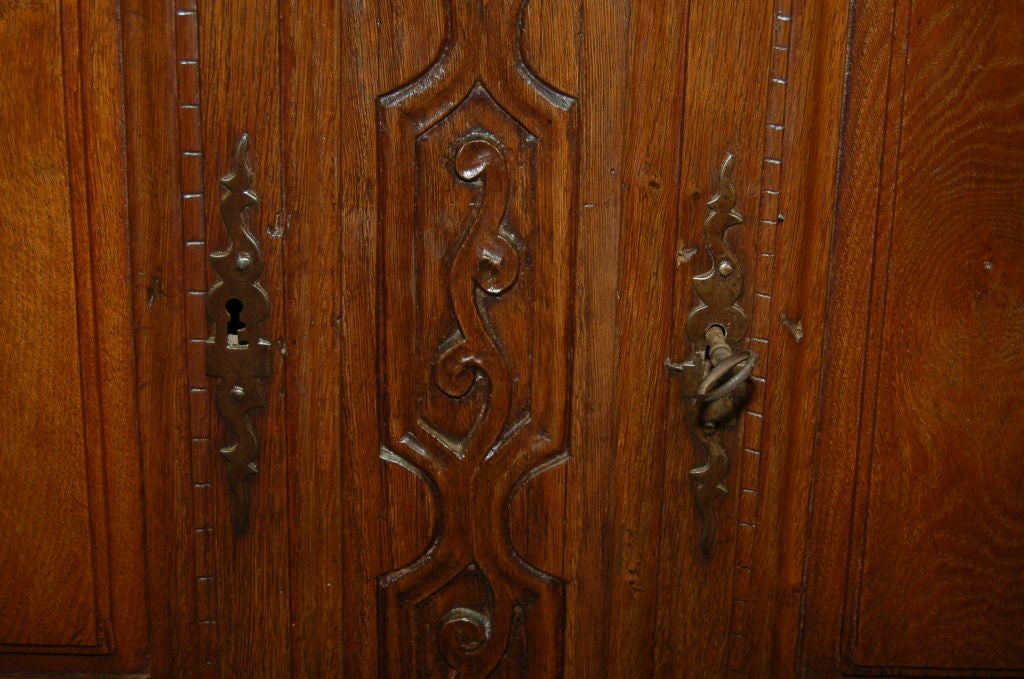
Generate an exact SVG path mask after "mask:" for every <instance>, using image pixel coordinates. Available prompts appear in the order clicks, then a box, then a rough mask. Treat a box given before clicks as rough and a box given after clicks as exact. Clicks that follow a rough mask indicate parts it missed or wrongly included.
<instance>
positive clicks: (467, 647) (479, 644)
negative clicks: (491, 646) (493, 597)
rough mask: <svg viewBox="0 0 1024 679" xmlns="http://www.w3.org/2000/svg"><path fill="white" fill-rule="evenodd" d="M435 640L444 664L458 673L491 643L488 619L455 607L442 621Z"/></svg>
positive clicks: (473, 611)
mask: <svg viewBox="0 0 1024 679" xmlns="http://www.w3.org/2000/svg"><path fill="white" fill-rule="evenodd" d="M437 640H438V644H439V646H440V648H441V655H442V656H443V657H444V661H445V662H446V663H447V664H448V666H449V667H450V668H452V669H453V670H455V671H456V672H460V671H462V670H464V669H466V668H467V666H469V665H470V664H471V661H472V659H473V656H474V654H476V653H478V652H479V651H480V649H481V648H483V646H484V645H485V644H487V642H489V641H490V640H491V617H490V616H489V615H488V614H486V613H484V612H481V611H477V610H474V609H472V608H465V607H462V606H456V607H455V608H452V609H451V610H449V611H448V612H447V613H445V614H444V616H442V617H441V624H440V627H439V629H438V631H437Z"/></svg>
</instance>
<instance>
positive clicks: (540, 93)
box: [379, 0, 576, 135]
mask: <svg viewBox="0 0 1024 679" xmlns="http://www.w3.org/2000/svg"><path fill="white" fill-rule="evenodd" d="M527 4H529V0H494V1H491V2H487V1H485V0H446V2H445V22H446V35H447V37H446V39H445V43H444V45H443V46H442V48H441V51H440V52H439V54H438V56H437V58H436V59H435V61H434V63H433V64H431V65H430V66H429V67H427V69H426V70H425V71H424V72H423V73H422V74H420V75H419V76H418V77H417V78H415V79H414V80H412V81H411V82H409V83H406V84H405V85H403V86H401V87H399V88H398V89H396V90H394V91H392V92H390V93H388V94H385V95H384V96H382V97H381V98H380V100H379V103H380V107H381V111H382V115H383V116H384V117H388V116H392V115H400V116H402V117H404V118H406V119H407V120H408V121H409V122H410V123H411V124H412V125H413V128H414V129H415V131H416V133H419V132H421V131H423V130H425V129H426V128H429V127H431V126H432V125H434V124H436V123H437V122H438V121H439V120H441V119H442V118H444V117H445V116H447V115H448V114H450V113H451V111H452V110H453V109H454V108H455V107H456V106H457V105H458V104H459V102H460V101H462V99H463V98H464V97H465V96H466V94H467V93H468V92H469V91H470V90H471V89H472V87H473V85H474V83H477V82H479V83H483V84H484V85H485V86H486V87H487V88H488V90H489V91H490V92H491V93H492V94H493V96H494V97H495V99H496V100H497V101H499V102H501V105H502V106H503V107H504V108H505V110H506V111H507V112H508V114H509V115H510V116H511V117H512V118H514V119H515V120H516V121H518V122H519V123H520V124H521V125H523V126H524V127H526V128H527V129H529V130H530V131H532V132H533V133H535V134H538V135H540V134H542V133H543V131H544V130H547V129H548V128H549V127H550V126H551V125H552V123H553V121H554V119H556V118H558V117H560V115H565V113H566V112H567V111H569V110H570V109H571V108H572V106H573V104H574V103H575V101H576V100H575V99H574V98H573V97H571V96H570V95H568V94H565V93H563V92H560V91H558V90H557V89H556V88H554V87H553V86H551V85H549V84H548V83H546V82H544V80H543V79H542V78H541V77H540V76H538V75H537V74H536V73H534V72H533V70H531V69H530V67H529V65H528V64H527V63H526V61H525V60H524V58H523V54H522V45H521V40H522V14H523V11H524V10H525V8H526V6H527Z"/></svg>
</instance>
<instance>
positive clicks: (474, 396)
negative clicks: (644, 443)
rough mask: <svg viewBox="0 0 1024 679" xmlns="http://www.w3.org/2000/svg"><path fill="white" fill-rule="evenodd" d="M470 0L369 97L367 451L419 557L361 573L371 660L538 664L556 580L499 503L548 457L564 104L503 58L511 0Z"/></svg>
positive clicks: (542, 672) (510, 42) (557, 420)
mask: <svg viewBox="0 0 1024 679" xmlns="http://www.w3.org/2000/svg"><path fill="white" fill-rule="evenodd" d="M471 4H472V3H468V2H467V1H464V0H453V2H452V3H451V5H450V6H449V17H448V18H449V36H448V39H447V42H448V44H447V46H446V48H445V49H443V50H442V51H441V56H440V57H439V58H438V61H437V62H436V63H435V64H434V65H433V66H432V67H431V68H429V69H428V70H427V71H426V72H425V73H424V74H423V75H422V76H420V78H418V79H417V80H415V81H413V82H412V83H409V84H408V85H406V86H404V87H402V88H400V89H399V90H396V91H395V92H393V93H390V94H387V95H384V96H383V97H381V98H380V100H379V101H378V115H379V126H378V127H379V130H380V133H381V134H380V137H379V138H378V144H379V149H380V151H379V156H378V157H379V163H380V167H379V171H380V192H381V193H380V215H381V224H380V231H379V238H380V239H381V274H382V275H381V283H380V285H381V296H382V299H383V304H382V308H381V326H380V330H381V336H382V338H383V348H382V352H381V364H380V365H381V379H382V385H383V389H382V392H381V396H382V415H383V420H382V421H383V423H384V424H383V425H382V426H383V428H384V430H383V431H382V441H381V457H382V458H383V459H384V460H385V461H387V462H391V463H394V464H397V465H400V466H401V467H403V468H405V469H406V470H408V471H409V472H411V473H413V474H416V475H417V476H419V477H420V478H421V479H422V480H423V482H424V483H425V484H426V485H427V487H428V488H429V489H430V493H431V495H432V497H433V499H434V503H435V505H436V507H435V514H436V522H435V525H434V530H433V537H432V538H431V541H430V544H429V545H427V546H426V548H425V550H424V551H423V553H422V554H421V555H420V556H419V557H418V558H417V559H415V560H414V561H413V562H412V563H409V564H406V565H404V566H403V567H401V568H398V569H397V570H395V571H393V572H391V573H386V574H382V575H381V576H380V578H379V592H380V595H379V605H380V611H379V614H380V617H381V631H382V634H381V644H382V648H381V658H382V669H383V671H384V674H385V675H386V676H390V677H411V676H418V677H467V678H468V677H485V676H490V675H492V674H493V673H495V671H496V670H499V671H498V674H499V675H501V676H505V674H506V673H508V674H509V676H526V675H528V676H531V677H555V676H559V675H560V673H561V657H560V654H561V647H562V640H561V636H562V618H563V612H564V601H563V599H564V591H563V590H564V588H563V582H562V580H560V579H559V578H558V577H557V576H556V575H555V574H549V573H545V572H542V571H540V570H539V569H537V568H535V567H533V566H531V565H530V564H528V563H526V562H525V561H524V560H523V559H522V558H521V557H520V556H519V555H518V554H517V553H516V550H515V547H514V545H513V544H512V543H511V540H510V538H509V527H508V516H507V515H508V507H509V504H510V502H511V500H512V498H513V497H514V496H515V494H516V492H517V491H518V489H519V488H520V487H521V486H522V485H523V484H525V483H527V482H528V481H529V480H530V479H531V478H532V477H533V476H535V475H537V474H539V473H540V472H542V471H544V470H545V469H548V468H550V467H552V466H554V465H556V464H558V463H560V462H562V461H564V460H565V459H567V457H568V453H567V446H568V441H567V419H568V418H567V412H568V406H569V393H570V388H569V387H570V384H569V366H570V358H571V300H572V281H573V275H572V274H573V272H572V261H573V247H572V244H573V234H574V231H575V226H574V225H575V208H574V205H575V199H574V195H573V191H574V188H573V186H574V185H573V177H574V176H575V173H574V171H573V170H574V167H575V160H574V156H573V151H572V147H571V144H570V140H571V139H572V138H573V136H574V134H573V131H574V126H575V112H574V111H573V110H572V109H573V103H574V102H573V100H572V99H571V98H570V97H568V96H566V95H564V94H561V93H559V92H557V91H555V90H554V89H552V88H551V87H550V86H548V85H546V84H545V83H544V82H543V81H541V80H540V79H539V78H537V77H536V76H535V75H534V74H533V73H532V72H531V71H530V69H529V68H528V67H527V66H526V65H525V64H524V63H523V62H522V60H521V57H520V56H519V54H520V51H519V49H518V30H519V25H520V22H519V21H518V13H519V9H520V8H519V7H517V6H516V5H515V4H514V3H512V2H507V1H506V2H499V3H495V4H494V5H493V7H491V8H489V10H488V12H486V13H480V12H471V11H466V10H467V7H468V5H471ZM499 28H500V29H501V30H498V29H499Z"/></svg>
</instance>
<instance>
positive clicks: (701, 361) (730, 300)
mask: <svg viewBox="0 0 1024 679" xmlns="http://www.w3.org/2000/svg"><path fill="white" fill-rule="evenodd" d="M732 165H733V156H732V154H729V155H727V156H726V158H725V161H724V162H723V163H722V167H721V171H720V172H719V178H718V193H716V194H715V195H714V197H712V199H711V200H710V201H708V208H709V209H710V210H711V213H710V214H709V215H708V217H707V218H706V219H705V220H704V226H703V235H704V244H705V247H706V248H707V251H708V254H709V255H710V256H711V262H712V265H711V269H710V270H709V271H707V272H705V273H703V274H699V275H697V276H694V278H693V287H694V289H695V290H696V292H697V297H698V298H699V299H700V303H699V304H697V305H696V306H695V307H694V308H693V309H692V310H691V311H690V314H689V316H688V317H687V319H686V334H687V337H688V339H689V340H690V344H691V351H692V355H691V356H692V357H691V358H690V360H689V361H688V362H686V363H672V362H671V361H667V362H666V366H667V367H668V368H669V369H670V370H672V371H673V372H676V373H679V374H680V375H681V376H682V392H683V400H684V404H685V407H686V413H687V416H686V420H687V423H688V425H689V427H690V430H691V435H692V436H693V439H694V441H695V442H696V443H697V446H698V448H700V449H701V450H703V451H704V452H705V453H706V455H707V459H706V461H705V463H704V464H702V465H700V466H698V467H695V468H693V469H691V470H690V477H691V478H692V479H693V482H694V503H695V505H696V509H697V512H698V514H699V516H700V523H701V531H700V546H701V550H702V551H703V552H704V554H705V555H710V554H711V551H712V548H713V547H714V544H715V534H716V528H717V517H716V514H715V508H714V504H713V503H714V501H715V500H717V499H718V498H719V497H721V496H723V495H725V494H726V493H728V488H727V487H726V485H725V479H726V476H727V475H728V473H729V454H728V452H727V451H726V449H725V445H724V443H723V441H722V432H723V431H725V430H728V429H731V428H732V427H735V426H736V423H737V421H738V419H739V413H740V411H741V410H742V408H743V404H744V403H745V402H746V398H747V396H748V392H749V386H748V385H749V382H750V378H751V376H752V374H753V371H754V367H755V366H756V365H757V354H756V353H754V352H753V351H751V350H749V349H742V350H741V349H739V348H738V347H739V345H740V344H741V343H742V342H743V341H744V340H745V339H746V336H747V326H748V321H747V314H746V311H744V310H743V308H741V307H740V306H739V305H738V304H737V302H738V301H739V298H740V296H741V294H742V292H743V269H742V267H741V266H740V262H739V260H738V259H737V257H736V254H735V253H734V252H733V251H732V249H730V248H729V245H728V243H726V241H725V233H726V231H727V230H729V229H730V228H732V227H733V226H737V225H739V224H742V223H743V216H742V215H741V214H740V213H739V212H738V211H737V210H736V187H735V185H734V184H733V181H732Z"/></svg>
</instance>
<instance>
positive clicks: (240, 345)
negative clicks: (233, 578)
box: [206, 134, 270, 533]
mask: <svg viewBox="0 0 1024 679" xmlns="http://www.w3.org/2000/svg"><path fill="white" fill-rule="evenodd" d="M220 182H221V185H222V186H223V187H224V195H223V196H221V201H220V214H221V220H222V222H223V224H224V228H225V229H226V230H227V232H228V237H229V238H230V243H229V245H228V247H227V248H226V249H225V250H221V251H219V252H213V253H211V254H210V261H211V262H212V265H213V269H214V271H216V272H217V275H218V276H219V278H220V280H218V281H217V282H216V283H214V284H213V287H211V288H210V290H209V292H208V293H207V299H206V304H207V306H206V313H207V316H208V317H209V319H210V320H211V321H212V322H213V324H214V334H213V337H211V338H210V339H208V340H207V343H206V374H207V375H208V376H210V377H217V378H219V379H218V381H217V386H216V392H215V396H214V403H215V404H216V406H217V412H218V413H219V414H220V416H221V417H222V418H223V419H224V421H225V422H226V423H227V425H228V427H229V428H230V429H231V432H232V434H233V436H234V442H233V443H230V444H228V445H227V446H225V447H223V448H221V449H220V453H221V455H222V456H223V457H224V459H225V460H226V461H227V477H228V485H229V487H230V488H231V496H232V501H231V523H232V524H233V526H234V528H235V530H236V531H237V532H239V533H241V532H243V531H244V530H245V527H246V524H247V523H248V521H249V488H248V485H247V483H246V479H248V478H249V477H250V476H253V475H255V474H257V473H258V471H259V470H258V467H257V464H256V461H257V459H258V458H259V450H260V442H259V437H258V436H257V434H256V430H255V428H254V427H253V424H252V421H251V420H250V419H249V412H250V411H252V410H256V409H261V408H266V406H267V400H266V396H265V395H264V391H263V382H262V379H263V378H266V377H269V376H270V343H269V342H268V341H267V340H265V339H263V338H262V337H260V336H259V330H260V324H261V323H262V322H263V321H264V320H266V318H267V316H269V315H270V300H269V298H268V297H267V293H266V291H265V290H264V289H263V288H262V286H260V283H259V277H260V275H261V274H262V273H263V260H262V258H261V256H260V246H259V242H258V241H257V240H256V237H255V236H254V235H253V233H252V231H250V230H249V223H248V217H247V214H246V213H247V211H248V210H249V208H251V207H253V206H255V205H256V204H257V203H258V202H259V198H258V197H257V196H256V193H255V192H254V191H252V190H251V188H250V187H251V186H252V168H251V167H250V165H249V137H248V135H245V134H243V135H242V137H241V139H239V141H238V144H237V146H236V147H235V154H234V158H233V162H232V167H231V172H229V173H228V174H227V175H225V176H224V177H222V178H221V180H220Z"/></svg>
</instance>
